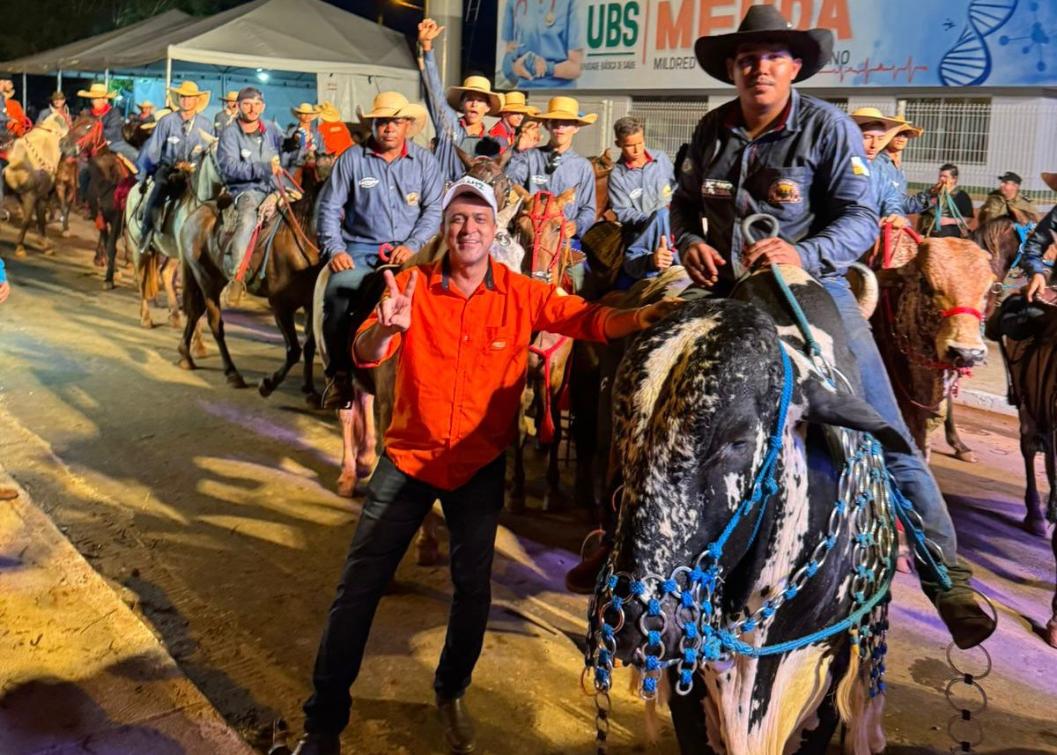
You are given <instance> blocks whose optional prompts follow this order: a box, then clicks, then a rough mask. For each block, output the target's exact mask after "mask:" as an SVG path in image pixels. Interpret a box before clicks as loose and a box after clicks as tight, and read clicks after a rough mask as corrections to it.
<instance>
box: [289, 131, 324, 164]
mask: <svg viewBox="0 0 1057 755" xmlns="http://www.w3.org/2000/svg"><path fill="white" fill-rule="evenodd" d="M286 138H287V139H288V140H290V141H292V142H293V143H294V144H295V145H297V152H296V154H295V155H294V158H293V163H294V165H304V164H305V161H306V160H308V153H309V152H310V151H312V150H315V151H316V152H320V151H322V150H323V137H322V136H320V133H319V127H318V126H316V124H315V123H313V124H311V126H310V127H309V128H308V130H307V131H306V130H305V129H304V128H303V127H302V126H301V124H299V123H294V124H292V125H291V126H290V128H288V129H287V130H286Z"/></svg>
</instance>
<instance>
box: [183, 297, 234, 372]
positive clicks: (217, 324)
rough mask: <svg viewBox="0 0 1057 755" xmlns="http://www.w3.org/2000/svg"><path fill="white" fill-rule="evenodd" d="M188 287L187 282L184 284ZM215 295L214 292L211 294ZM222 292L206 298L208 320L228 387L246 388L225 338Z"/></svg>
mask: <svg viewBox="0 0 1057 755" xmlns="http://www.w3.org/2000/svg"><path fill="white" fill-rule="evenodd" d="M184 285H187V281H185V282H184ZM211 293H213V292H211ZM219 294H220V292H219V291H217V292H215V294H213V295H210V296H206V297H205V302H206V318H207V321H208V322H209V329H210V330H211V331H212V332H213V340H214V341H216V342H217V350H218V351H219V352H220V359H221V361H222V362H223V363H224V377H226V378H227V380H228V385H230V386H231V387H232V388H245V387H246V381H245V380H243V379H242V375H240V374H239V370H238V368H237V367H236V366H235V363H234V362H233V361H232V359H231V353H230V352H229V351H228V344H227V340H226V339H225V338H224V318H223V315H222V313H221V310H220V295H219Z"/></svg>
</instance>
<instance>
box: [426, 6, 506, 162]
mask: <svg viewBox="0 0 1057 755" xmlns="http://www.w3.org/2000/svg"><path fill="white" fill-rule="evenodd" d="M443 31H444V27H442V26H437V22H436V21H434V20H433V19H431V18H427V19H425V20H424V21H422V23H420V24H419V25H418V43H419V45H421V47H422V80H423V82H424V83H425V85H426V94H427V95H428V96H429V112H430V116H431V117H432V118H433V128H434V129H435V130H436V132H437V149H436V151H435V154H436V157H437V162H439V163H440V166H441V170H442V171H443V172H444V179H445V180H446V181H448V182H453V181H457V180H458V179H459V178H461V177H462V175H463V174H464V173H465V172H466V166H465V165H463V162H462V160H461V159H460V158H459V155H458V152H456V151H455V148H456V147H458V148H459V149H460V150H462V151H463V152H464V153H465V154H466V155H469V156H473V155H474V154H475V153H476V151H477V145H478V143H479V142H480V141H481V140H482V139H484V138H486V137H488V130H487V128H486V127H485V125H484V117H485V116H486V115H493V116H494V115H499V112H500V111H501V110H502V109H503V96H502V95H501V94H499V93H498V92H493V91H492V85H491V83H489V81H488V79H486V78H485V77H484V76H468V77H466V80H465V81H463V84H462V86H461V87H454V86H453V87H449V88H448V91H447V92H445V91H444V88H443V85H442V84H441V81H440V72H439V71H438V70H437V60H436V57H435V56H434V54H433V40H435V39H436V38H437V37H438V36H439V35H440V34H441V32H443ZM499 146H501V145H498V144H497V145H496V148H497V150H498V148H499Z"/></svg>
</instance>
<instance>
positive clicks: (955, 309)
mask: <svg viewBox="0 0 1057 755" xmlns="http://www.w3.org/2000/svg"><path fill="white" fill-rule="evenodd" d="M897 234H898V236H900V237H901V238H897ZM978 238H980V239H981V240H982V237H980V236H978ZM993 256H994V255H989V254H988V252H986V251H985V250H983V249H981V248H980V246H978V245H977V243H976V242H975V241H972V240H969V239H961V238H943V237H935V238H929V239H925V240H923V239H921V237H920V236H918V235H917V234H916V233H915V232H914V231H913V230H912V229H910V228H903V229H901V231H897V230H896V229H894V228H892V227H891V226H889V225H886V226H884V228H883V229H882V236H881V254H880V255H879V256H878V258H877V259H879V262H880V273H879V277H880V279H881V281H882V300H881V306H880V307H878V308H877V310H876V312H875V314H874V317H873V323H872V324H873V332H874V338H875V339H876V340H877V345H878V349H879V350H880V352H881V356H882V358H883V359H884V362H885V367H886V369H887V371H888V375H889V378H890V379H891V381H892V385H893V388H894V389H895V394H896V399H897V401H898V402H899V406H900V410H901V412H902V414H903V418H904V419H905V420H906V423H907V427H908V429H909V430H910V433H911V436H912V437H913V438H914V440H915V442H916V443H917V445H918V448H920V450H921V452H922V453H923V454H925V457H926V459H927V458H928V457H929V453H930V449H929V441H928V438H929V434H930V432H931V430H932V428H933V426H934V425H935V424H937V422H938V421H939V420H940V419H941V418H943V419H944V420H946V417H947V408H946V405H948V404H949V403H950V402H949V399H950V397H951V395H952V394H954V393H955V391H956V390H957V385H958V381H959V380H960V378H961V377H963V376H964V375H967V374H968V373H969V371H970V370H971V368H972V367H973V366H975V365H976V364H978V363H979V362H981V361H982V360H983V359H984V358H985V357H986V356H987V347H986V346H985V345H984V342H983V339H982V337H981V334H980V324H981V321H982V319H983V310H984V308H985V306H986V302H987V298H988V296H989V292H990V291H991V288H992V284H993V283H994V282H995V278H996V276H995V273H994V272H993V269H992V264H993ZM877 259H875V264H876V262H877ZM945 424H947V422H946V421H945ZM947 440H948V442H949V443H950V444H951V446H952V447H953V448H954V449H955V452H956V454H957V455H958V458H960V459H964V460H967V461H970V460H974V458H975V457H973V456H972V451H971V450H970V449H969V448H968V446H966V445H965V444H964V443H962V441H961V439H960V438H958V436H957V432H956V430H954V425H953V419H951V420H950V422H949V427H948V432H947Z"/></svg>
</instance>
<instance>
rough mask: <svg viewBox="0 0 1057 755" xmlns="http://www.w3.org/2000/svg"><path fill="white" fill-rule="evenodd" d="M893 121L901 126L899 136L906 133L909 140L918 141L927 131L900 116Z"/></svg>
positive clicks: (894, 117) (896, 116) (895, 116)
mask: <svg viewBox="0 0 1057 755" xmlns="http://www.w3.org/2000/svg"><path fill="white" fill-rule="evenodd" d="M892 120H894V121H895V122H896V123H898V124H900V129H899V131H897V132H896V133H897V134H902V133H904V132H905V133H906V134H907V138H908V139H917V138H918V137H919V136H921V135H922V134H924V133H925V129H923V128H920V127H918V126H915V125H914V124H913V123H911V122H910V121H908V120H907V119H906V118H903V117H901V116H898V115H894V116H892Z"/></svg>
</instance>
